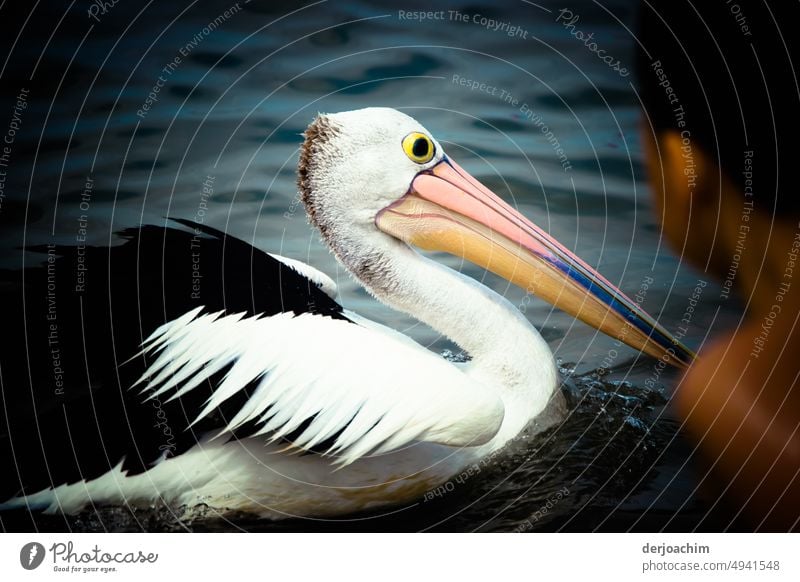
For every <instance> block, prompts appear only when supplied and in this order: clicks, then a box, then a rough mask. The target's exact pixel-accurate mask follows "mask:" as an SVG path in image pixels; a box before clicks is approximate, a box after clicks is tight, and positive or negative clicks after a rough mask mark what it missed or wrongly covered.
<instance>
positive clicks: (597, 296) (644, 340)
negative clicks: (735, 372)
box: [298, 108, 695, 366]
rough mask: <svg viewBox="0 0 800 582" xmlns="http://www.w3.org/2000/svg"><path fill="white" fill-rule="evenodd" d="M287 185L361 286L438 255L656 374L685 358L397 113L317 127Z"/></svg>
mask: <svg viewBox="0 0 800 582" xmlns="http://www.w3.org/2000/svg"><path fill="white" fill-rule="evenodd" d="M298 185H299V189H300V194H301V197H302V200H303V203H304V205H305V207H306V210H307V212H308V215H309V217H310V220H311V222H312V223H313V224H314V225H315V226H316V227H317V228H319V230H320V231H321V233H322V235H323V238H324V239H325V240H326V242H327V243H328V245H329V246H330V247H331V248H332V250H333V251H334V253H335V254H336V255H337V257H338V258H339V259H340V260H341V261H342V262H343V263H344V264H345V266H347V267H348V268H349V269H350V270H351V271H352V272H353V273H354V274H355V275H356V276H357V277H359V278H360V279H362V281H366V280H368V279H370V278H373V279H374V277H372V276H371V275H370V273H373V274H374V272H375V270H379V268H380V266H379V265H375V264H372V262H373V261H379V260H380V258H379V257H380V256H383V251H385V250H386V249H388V248H391V246H392V245H398V244H402V245H410V246H414V247H417V248H421V249H423V250H429V251H441V252H447V253H450V254H453V255H457V256H459V257H462V258H464V259H466V260H468V261H470V262H472V263H474V264H476V265H479V266H481V267H483V268H485V269H488V270H490V271H492V272H493V273H495V274H497V275H499V276H501V277H503V278H505V279H507V280H508V281H510V282H512V283H514V284H515V285H518V286H519V287H521V288H522V289H524V290H526V291H527V292H529V293H531V294H534V295H536V296H538V297H540V298H542V299H544V300H545V301H547V302H549V303H550V304H552V305H554V306H556V307H558V308H559V309H562V310H564V311H565V312H567V313H569V314H570V315H572V316H574V317H576V318H578V319H580V320H582V321H584V322H585V323H587V324H589V325H591V326H592V327H594V328H596V329H599V330H600V331H602V332H604V333H606V334H608V335H609V336H611V337H614V338H616V339H619V340H620V341H622V342H624V343H626V344H628V345H629V346H631V347H633V348H634V349H637V350H641V351H643V352H645V353H647V354H649V355H651V356H654V357H657V358H662V359H663V360H664V361H665V362H667V363H670V364H673V365H677V366H685V365H687V364H689V363H690V362H691V361H692V360H693V359H694V357H695V356H694V354H693V353H692V352H691V350H689V349H688V348H686V347H685V346H684V345H683V344H681V343H680V342H679V341H678V340H676V339H675V338H674V337H672V335H671V334H670V333H669V332H668V331H667V330H665V329H664V328H663V327H662V326H660V325H659V324H658V323H657V322H656V321H655V320H654V319H653V318H652V317H650V316H649V315H648V314H647V313H645V312H644V311H643V310H642V309H641V308H640V307H639V306H638V305H637V304H636V303H635V302H633V301H632V300H631V299H630V298H628V297H627V296H625V295H624V294H623V293H622V292H621V291H620V290H619V289H617V287H615V286H614V285H613V284H612V283H610V282H609V281H608V280H607V279H605V278H604V277H603V276H602V275H600V274H599V273H597V272H596V271H595V270H594V269H592V268H591V267H590V266H589V265H587V264H586V263H585V262H584V261H582V260H581V259H580V258H578V257H577V256H576V255H574V254H573V253H572V252H570V251H569V250H568V249H567V248H565V247H564V246H562V245H561V244H560V243H559V242H558V241H556V240H555V239H554V238H552V237H550V236H549V235H548V234H547V233H545V232H544V231H543V230H542V229H540V228H539V227H538V226H536V225H535V224H534V223H533V222H531V221H530V220H528V219H527V218H525V217H524V216H522V215H521V214H520V213H519V212H517V211H516V210H515V209H514V208H512V207H511V206H510V205H509V204H507V203H506V202H504V201H503V200H502V199H501V198H500V197H498V196H497V195H496V194H494V193H493V192H491V191H490V190H489V189H488V188H486V187H485V186H484V185H483V184H481V183H480V182H479V181H478V180H476V179H475V178H473V177H472V176H471V175H470V174H469V173H467V172H466V171H465V170H464V169H463V168H461V166H459V165H458V164H457V163H456V162H455V161H454V160H452V159H451V158H450V157H448V156H447V154H446V153H445V151H444V148H442V146H441V144H440V143H439V142H438V141H436V139H435V138H434V137H433V135H431V133H430V132H429V131H428V130H427V129H425V128H424V127H423V126H422V125H421V124H420V123H419V122H417V121H416V120H414V119H413V118H411V117H409V116H408V115H405V114H404V113H401V112H399V111H397V110H394V109H389V108H367V109H360V110H356V111H346V112H342V113H335V114H321V115H319V116H318V117H317V118H316V119H315V120H314V121H313V122H312V123H311V125H310V126H309V127H308V129H307V130H306V132H305V142H304V144H303V147H302V151H301V155H300V162H299V166H298ZM354 249H358V251H357V252H355V251H354ZM370 249H375V251H376V252H374V253H371V252H370ZM377 251H381V252H377Z"/></svg>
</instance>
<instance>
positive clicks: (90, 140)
mask: <svg viewBox="0 0 800 582" xmlns="http://www.w3.org/2000/svg"><path fill="white" fill-rule="evenodd" d="M42 4H44V3H42ZM201 4H202V5H201ZM70 6H71V7H70ZM92 6H93V5H92V4H90V3H88V2H75V3H73V4H72V5H68V4H64V5H63V6H62V5H59V4H58V3H48V4H47V6H43V5H37V7H36V9H35V10H34V11H33V13H32V14H31V18H30V19H29V20H28V22H27V24H26V26H25V27H24V28H21V27H17V28H15V29H14V30H10V31H8V33H4V41H3V42H4V43H6V45H4V46H5V48H6V50H5V51H3V52H2V53H0V54H2V55H8V59H7V60H6V62H5V64H4V65H3V69H2V74H1V75H0V77H2V79H3V81H2V83H3V94H4V100H3V106H2V110H1V111H2V113H3V117H2V120H3V127H0V130H5V127H6V120H8V122H9V123H10V122H11V120H12V112H13V108H14V103H15V101H16V99H15V97H16V95H18V94H19V92H20V91H23V90H25V91H26V92H27V93H26V95H28V96H27V97H26V99H25V101H26V108H25V109H24V110H23V111H22V115H21V120H19V121H18V123H17V125H19V126H20V128H19V129H18V130H17V131H15V135H14V136H13V138H14V139H13V144H12V146H11V153H10V159H9V161H8V164H7V167H4V168H2V169H3V170H5V171H6V177H5V182H4V183H3V184H4V185H3V190H2V192H3V198H1V199H0V200H2V206H0V225H2V234H3V241H4V243H3V248H4V254H3V255H2V256H3V259H2V260H3V264H4V265H14V264H16V265H18V264H19V261H20V257H21V251H19V250H18V248H19V247H21V246H22V245H23V244H41V243H47V242H54V241H57V242H66V243H74V242H75V240H76V236H78V234H79V232H82V231H83V230H85V232H86V235H87V236H88V239H89V240H90V241H93V242H97V243H103V244H107V243H108V242H109V241H111V242H113V240H114V238H113V235H112V233H113V232H114V231H116V230H119V229H121V228H123V227H126V226H130V225H135V224H140V223H142V222H149V223H163V220H164V219H163V217H164V216H167V215H169V216H181V217H185V218H189V219H192V218H195V219H197V218H200V219H202V220H203V221H204V222H205V223H206V224H209V225H211V226H214V227H216V228H219V229H222V230H226V231H228V232H230V233H232V234H234V235H236V236H238V237H240V238H243V239H245V240H247V241H250V242H253V243H254V244H255V245H256V246H258V247H260V248H263V249H266V250H269V251H271V252H277V253H280V254H283V255H286V256H289V257H294V258H297V259H301V260H304V261H307V262H309V263H310V264H312V265H314V266H315V267H317V268H319V269H321V270H322V271H324V272H326V273H328V274H330V275H331V276H332V277H334V279H336V280H337V282H338V284H339V288H340V292H341V300H342V303H343V304H344V306H345V307H347V308H349V309H353V310H356V311H358V312H360V313H361V314H363V315H365V316H367V317H370V318H373V319H376V320H379V321H382V322H384V323H387V324H389V325H391V326H393V327H395V328H397V329H399V330H401V331H403V332H404V333H407V334H409V335H411V336H412V337H414V338H415V339H416V340H418V341H420V342H422V343H423V344H425V345H429V346H430V347H431V349H434V350H436V351H442V350H445V349H455V348H454V346H452V345H450V344H449V343H448V342H447V341H445V340H444V339H443V338H440V337H439V336H438V335H437V334H436V333H435V332H434V331H432V330H431V329H429V328H427V327H425V326H423V325H421V324H419V323H418V322H416V321H415V320H413V319H412V318H409V317H406V316H404V315H401V314H398V313H395V312H393V311H390V310H388V309H387V308H385V307H383V306H382V305H380V304H378V303H376V302H375V301H374V300H372V299H371V298H369V297H368V295H367V294H366V293H365V292H364V291H363V290H362V289H360V288H359V287H358V286H357V285H356V284H355V283H354V282H353V280H352V279H351V278H350V277H349V276H348V275H347V274H346V273H345V272H344V271H343V270H342V268H341V267H340V266H339V265H337V263H336V262H335V260H334V258H333V257H332V256H331V255H330V254H329V253H328V251H327V249H326V248H325V247H324V246H323V245H322V244H321V243H320V242H319V240H318V236H317V234H316V233H315V232H314V231H312V229H311V228H310V227H309V225H308V224H307V222H306V219H305V216H304V213H303V209H302V206H299V205H298V202H297V199H296V189H295V166H296V163H297V153H298V146H299V145H300V142H301V139H302V138H301V137H300V134H301V132H302V131H303V129H304V128H305V126H306V125H307V124H308V123H309V122H310V121H311V119H312V118H313V117H314V115H315V114H316V113H317V112H318V111H342V110H349V109H357V108H361V107H366V106H388V107H395V108H397V109H400V110H403V111H405V112H407V113H408V114H410V115H412V116H414V117H416V118H417V119H418V120H419V121H421V122H422V123H423V125H425V126H426V127H427V128H428V129H429V130H430V131H431V132H433V133H434V135H436V136H437V137H438V139H439V140H440V141H441V142H442V143H443V144H444V145H445V147H446V148H447V150H448V153H449V155H450V156H451V157H453V158H454V159H456V160H457V161H458V162H459V163H460V164H461V165H462V166H464V167H465V168H466V169H468V170H469V171H470V172H471V173H472V174H473V175H475V176H476V177H478V178H479V179H480V180H481V181H483V182H484V183H485V184H486V185H488V186H489V187H490V188H492V189H494V190H495V191H496V192H497V193H498V194H500V195H501V196H503V197H504V198H506V199H507V200H512V201H514V203H515V204H516V205H517V206H518V208H519V209H520V211H521V212H522V213H523V214H525V215H526V216H528V217H530V218H531V219H533V220H534V221H535V222H537V223H538V224H539V225H540V226H542V227H543V228H544V229H545V230H547V231H549V232H550V233H551V234H553V235H555V236H556V237H557V238H558V239H559V240H560V241H562V242H563V243H564V244H565V245H566V246H567V247H569V248H571V249H573V250H575V251H576V252H577V253H578V254H579V255H580V256H582V257H583V258H584V259H585V260H586V261H587V262H588V263H589V264H591V265H594V266H596V267H597V268H598V269H599V270H600V271H601V272H602V273H603V274H604V275H605V276H606V277H607V278H608V279H610V280H611V281H612V282H615V283H616V284H618V285H619V286H620V287H621V288H622V289H623V290H624V291H626V292H627V293H628V294H630V295H631V296H637V301H640V302H641V304H642V305H643V306H644V307H645V309H646V310H647V311H649V312H650V313H652V314H653V315H654V316H656V317H657V318H658V319H659V320H660V321H661V322H662V324H663V325H664V326H665V327H666V328H667V329H669V330H670V331H672V332H674V333H675V332H679V333H680V334H681V335H682V336H683V339H684V341H685V342H686V343H687V344H688V345H690V346H691V347H693V348H698V347H699V346H700V345H701V344H702V343H703V341H704V338H706V336H707V334H708V333H709V331H710V330H711V331H712V332H713V331H715V330H717V329H722V328H724V327H725V326H727V325H729V324H730V323H731V322H733V321H736V319H737V318H738V311H737V310H736V309H735V308H731V307H730V306H729V305H723V304H724V303H725V301H724V300H722V299H720V289H719V288H718V287H717V286H716V285H715V284H714V283H713V282H711V281H706V280H705V277H704V276H703V275H702V274H698V273H697V272H694V271H693V270H692V269H690V268H689V267H687V266H686V265H685V264H683V263H682V261H681V260H680V259H679V258H677V257H676V255H675V254H673V252H672V251H671V250H670V249H668V248H667V247H666V245H665V243H664V242H663V241H662V240H661V238H660V234H659V229H658V226H657V222H656V220H655V217H654V215H653V212H652V207H651V202H650V191H649V189H648V187H647V184H646V182H645V175H644V169H643V162H642V152H641V145H640V141H639V134H638V125H639V123H640V121H639V117H640V115H639V110H638V99H637V94H636V92H635V90H634V87H635V85H634V81H635V80H634V76H633V73H632V72H630V71H631V70H632V69H633V54H634V53H633V49H634V43H633V40H632V37H631V34H630V32H629V31H628V29H630V28H632V27H633V26H634V21H633V11H632V6H633V3H631V2H623V1H617V2H603V4H602V6H600V5H597V4H595V3H593V2H587V1H580V2H578V1H576V2H571V3H570V4H568V5H564V4H561V3H556V2H547V1H543V2H539V3H537V4H531V3H527V2H522V1H520V2H513V1H510V2H502V3H499V4H498V5H496V6H492V7H488V6H479V5H477V4H469V3H458V2H437V3H436V6H435V7H434V8H431V7H430V6H429V4H428V3H415V2H402V3H400V4H398V5H391V4H389V3H386V4H384V5H381V6H379V5H373V4H370V3H359V2H318V3H314V4H306V5H305V6H303V5H297V4H295V3H291V2H274V1H268V0H265V1H258V0H252V1H250V2H239V3H238V4H234V3H232V2H230V1H203V2H202V3H200V2H193V3H169V5H166V3H160V4H157V3H155V2H150V3H144V2H132V1H127V0H120V1H119V2H118V3H117V4H116V5H114V6H111V7H107V8H106V10H105V13H103V11H102V10H100V9H99V8H97V7H95V8H92ZM95 6H96V5H95ZM564 7H568V8H569V9H570V11H571V12H572V14H573V18H574V16H575V15H577V16H578V17H579V18H578V20H577V21H574V26H573V27H572V28H567V27H565V26H564V24H565V22H564V20H565V18H564V16H565V14H563V13H560V10H561V9H562V8H564ZM90 10H91V11H92V14H91V15H90V14H89V11H90ZM401 10H402V11H403V13H402V14H401V12H400V11H401ZM416 10H436V11H440V12H438V13H437V14H436V15H435V16H436V18H435V19H434V18H432V19H426V20H423V21H420V20H415V19H413V18H411V17H410V16H409V14H408V13H410V12H413V11H416ZM226 11H227V12H226ZM576 30H580V31H581V32H582V33H584V35H588V34H593V40H594V42H595V43H596V46H595V47H594V48H595V49H597V50H599V49H602V50H604V51H605V53H603V54H605V55H609V56H612V57H613V64H611V65H609V64H607V63H606V62H604V61H602V60H601V59H600V58H598V55H597V53H596V52H594V50H593V49H592V47H590V46H587V42H585V41H582V40H580V39H579V38H576V34H575V32H576ZM18 34H19V39H18V40H17V41H15V40H14V39H15V38H17V35H18ZM582 38H583V37H582ZM12 46H13V50H12ZM0 58H4V57H0ZM626 72H627V73H628V74H625V73H626ZM462 80H463V81H462ZM472 87H474V88H472ZM204 183H205V184H206V185H209V184H210V188H211V190H212V191H213V192H212V194H211V195H210V196H209V197H204V196H203V194H202V192H203V186H204ZM87 184H88V185H87ZM206 198H207V202H206ZM32 257H33V255H29V256H27V258H26V260H35V259H34V258H32ZM439 258H440V259H441V260H442V261H443V262H444V263H446V264H448V265H450V266H452V267H453V268H456V269H460V270H462V271H464V272H466V273H468V274H469V275H471V276H473V277H475V278H477V279H480V280H481V281H483V282H484V283H485V284H486V285H489V286H491V287H493V288H495V289H496V290H498V291H500V292H502V293H504V294H505V295H506V296H507V297H509V299H510V300H511V301H512V302H514V303H515V304H517V305H520V307H521V308H522V309H524V310H525V313H526V314H527V316H528V317H529V318H530V320H531V321H532V322H534V324H535V325H537V327H539V328H540V329H541V331H542V333H543V335H544V337H545V338H546V339H547V340H548V342H549V343H550V346H551V348H552V349H553V351H554V352H555V354H556V356H557V357H558V358H559V360H560V362H561V363H562V368H563V369H562V376H563V380H564V387H563V389H564V391H565V392H566V394H567V397H568V401H569V403H570V407H571V413H570V416H569V418H568V419H567V420H566V421H565V423H564V424H563V425H562V426H559V427H557V428H556V429H553V430H551V431H549V432H548V433H546V434H545V435H543V436H542V435H540V436H536V437H531V438H529V439H526V440H523V441H522V444H518V445H517V447H515V449H514V450H513V451H509V452H508V454H507V455H503V456H499V457H497V458H495V459H493V460H492V463H491V464H489V465H487V466H486V468H485V470H484V471H482V473H481V474H480V475H477V476H470V477H469V478H468V479H464V482H463V483H459V484H458V486H457V487H454V488H453V489H454V490H453V491H452V492H448V494H447V495H443V496H441V498H439V497H437V498H436V499H434V500H432V501H430V502H425V503H422V502H421V503H419V504H416V505H414V506H412V507H409V508H401V509H400V510H397V511H395V512H394V513H392V514H390V515H379V516H357V518H355V519H353V520H349V519H343V520H336V521H334V522H317V521H310V520H308V521H306V520H304V521H295V522H288V523H283V524H278V525H274V524H270V523H268V522H267V523H265V522H254V521H252V520H248V519H244V518H243V519H241V520H229V521H224V522H219V521H218V522H214V523H212V524H211V525H209V524H207V523H205V524H204V523H199V522H198V523H194V524H174V523H171V522H170V521H169V519H167V518H166V517H165V515H166V514H163V513H162V512H160V511H159V510H158V509H156V510H154V511H152V512H144V513H143V512H138V513H137V514H134V515H132V516H131V515H129V514H127V513H126V512H121V511H119V510H104V511H103V512H101V513H100V514H96V515H95V514H87V515H83V516H79V517H77V518H70V519H69V520H67V521H66V522H65V521H64V520H63V519H60V518H56V519H51V520H44V521H42V523H41V527H45V528H52V529H60V528H73V529H75V528H76V529H90V530H101V531H102V530H104V529H130V530H138V529H143V528H145V529H156V530H159V529H182V528H183V527H191V528H194V529H207V528H210V529H223V530H227V529H231V530H235V529H246V530H269V529H291V530H317V529H321V530H331V529H348V528H355V529H381V530H395V529H397V530H419V529H443V530H459V531H461V530H473V529H480V530H500V531H512V530H545V531H547V530H561V529H563V530H579V531H586V530H589V531H591V530H594V529H612V530H613V529H621V530H626V529H630V528H633V529H662V528H666V529H694V528H700V529H708V528H714V527H718V526H717V525H716V524H718V523H720V522H719V518H718V516H715V514H714V513H713V512H712V513H711V514H708V512H709V509H710V508H711V507H712V506H713V500H710V499H707V498H705V497H704V495H703V492H702V491H700V490H697V488H696V483H697V480H698V475H697V474H696V471H695V469H694V468H693V467H694V455H693V446H692V445H690V444H689V443H687V442H686V441H685V440H684V439H683V438H682V436H681V434H680V425H679V423H678V422H676V421H675V419H674V417H673V415H672V413H671V411H670V406H669V400H670V398H671V397H672V394H673V392H674V389H675V384H676V381H677V379H678V377H679V376H678V375H677V374H676V373H675V372H673V371H671V370H664V369H661V368H660V367H658V366H657V365H655V362H654V361H652V360H649V359H641V360H639V361H637V362H634V356H635V353H634V352H633V351H632V350H630V349H628V348H626V347H624V346H619V345H617V344H616V342H615V341H614V340H613V339H610V338H607V337H605V336H602V335H600V334H598V333H596V332H595V331H594V330H593V329H591V328H589V327H587V326H585V325H583V324H580V323H578V322H575V321H573V320H572V319H571V318H570V317H568V316H566V315H565V314H563V313H561V312H558V311H556V310H553V309H552V308H551V307H550V306H548V305H546V304H544V303H543V302H540V301H538V300H533V301H530V300H529V299H528V298H526V297H525V296H524V293H523V292H522V291H521V290H519V289H517V288H515V287H511V286H509V285H508V284H507V283H506V282H504V281H502V280H500V279H498V278H496V277H494V276H492V275H491V274H488V273H486V272H484V271H482V270H481V269H479V268H477V267H474V266H472V265H470V264H463V263H462V262H461V261H459V260H458V259H455V258H452V257H447V256H441V257H439ZM698 285H699V295H700V300H699V301H697V302H696V301H695V300H693V299H691V297H692V294H693V293H695V289H697V288H698ZM695 295H698V293H695ZM682 320H684V321H683V323H682ZM598 368H603V369H610V373H607V374H603V375H598V374H596V373H595V370H596V369H598ZM715 511H718V508H715ZM386 513H390V512H386ZM723 521H724V520H723Z"/></svg>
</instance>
